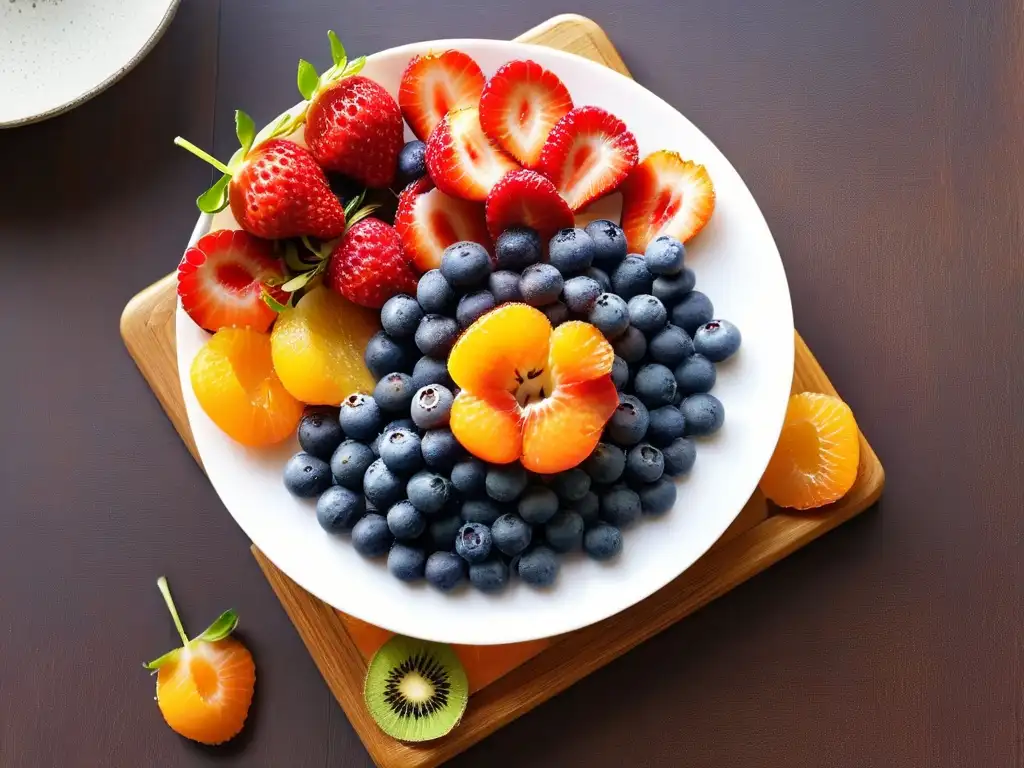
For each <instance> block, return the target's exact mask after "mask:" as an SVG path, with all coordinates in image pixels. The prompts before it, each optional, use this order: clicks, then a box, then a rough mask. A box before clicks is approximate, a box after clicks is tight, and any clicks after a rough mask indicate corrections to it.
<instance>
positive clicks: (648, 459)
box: [626, 443, 665, 483]
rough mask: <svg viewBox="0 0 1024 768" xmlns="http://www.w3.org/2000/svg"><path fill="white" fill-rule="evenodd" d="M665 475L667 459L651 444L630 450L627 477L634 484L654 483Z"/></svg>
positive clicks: (627, 459)
mask: <svg viewBox="0 0 1024 768" xmlns="http://www.w3.org/2000/svg"><path fill="white" fill-rule="evenodd" d="M663 474H665V457H664V456H662V455H661V451H659V450H658V449H657V448H655V447H654V446H653V445H650V444H649V443H640V445H634V446H633V447H632V448H630V449H629V453H628V454H627V456H626V475H627V476H628V477H629V478H630V479H631V480H633V481H634V482H639V483H653V482H654V481H655V480H658V479H660V478H661V476H662V475H663Z"/></svg>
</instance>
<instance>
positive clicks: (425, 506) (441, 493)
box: [405, 471, 452, 515]
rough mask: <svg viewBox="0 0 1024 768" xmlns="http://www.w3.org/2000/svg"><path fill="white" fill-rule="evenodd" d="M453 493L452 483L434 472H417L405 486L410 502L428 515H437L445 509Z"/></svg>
mask: <svg viewBox="0 0 1024 768" xmlns="http://www.w3.org/2000/svg"><path fill="white" fill-rule="evenodd" d="M451 493H452V484H451V482H449V480H448V479H447V478H444V477H441V475H435V474H434V473H433V472H425V471H424V472H417V473H416V474H415V475H413V476H412V477H411V478H409V482H408V483H406V486H405V495H406V496H408V497H409V501H411V502H412V503H413V504H414V505H415V506H416V509H418V510H419V511H420V512H423V513H424V514H426V515H436V514H437V513H438V512H440V511H441V510H442V509H444V507H445V505H446V504H447V503H448V499H449V497H450V496H451Z"/></svg>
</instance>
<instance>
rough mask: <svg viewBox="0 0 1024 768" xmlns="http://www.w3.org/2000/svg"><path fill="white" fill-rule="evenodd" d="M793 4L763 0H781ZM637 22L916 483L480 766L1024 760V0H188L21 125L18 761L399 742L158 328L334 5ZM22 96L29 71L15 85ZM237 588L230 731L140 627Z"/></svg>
mask: <svg viewBox="0 0 1024 768" xmlns="http://www.w3.org/2000/svg"><path fill="white" fill-rule="evenodd" d="M754 6H757V7H754ZM556 10H574V11H578V12H580V13H584V14H586V15H589V16H591V17H592V18H594V19H595V20H597V21H598V22H599V23H600V24H602V26H604V27H605V28H606V29H607V30H608V32H609V34H610V35H611V37H612V38H613V40H614V42H615V43H616V44H617V45H618V47H619V49H620V50H621V52H622V54H623V57H624V58H625V59H626V62H627V64H628V65H629V67H630V69H631V70H632V71H633V74H634V75H635V76H636V78H637V80H639V81H640V82H642V83H644V84H646V85H647V86H648V87H650V88H651V89H652V90H654V91H655V92H657V93H659V94H660V95H661V96H663V97H664V98H665V99H667V100H668V101H669V102H671V103H672V104H674V105H675V106H677V107H678V108H679V109H681V110H682V111H683V112H685V113H686V114H687V115H688V116H689V117H690V118H692V119H693V120H694V121H695V122H696V123H697V124H698V125H699V126H700V127H701V128H702V129H703V130H705V131H706V132H707V134H708V135H709V136H710V137H711V138H712V139H713V140H714V141H715V142H716V143H717V144H718V145H719V146H720V147H721V148H722V150H723V151H724V152H725V153H726V154H727V155H728V156H729V157H730V158H731V160H732V161H733V163H734V164H735V165H736V167H737V168H738V169H739V171H740V173H741V174H742V175H743V176H744V178H745V179H746V181H747V183H748V184H749V185H750V187H751V189H752V191H753V193H754V195H755V197H757V199H758V201H759V202H760V204H761V207H762V210H763V211H764V213H765V216H766V217H767V219H768V222H769V224H770V225H771V227H772V231H773V232H774V235H775V238H776V240H777V242H778V244H779V248H780V250H781V252H782V254H783V258H784V260H785V262H786V267H787V270H788V273H789V279H790V285H791V288H792V294H793V304H794V309H795V313H796V322H797V326H798V327H799V329H800V331H801V333H802V334H803V336H804V337H805V338H806V339H807V341H808V343H809V344H810V345H811V347H812V348H813V349H814V351H815V353H816V354H817V356H818V358H819V359H820V360H821V362H822V364H823V365H824V367H825V369H826V370H827V371H828V373H829V375H830V376H831V377H832V380H833V381H834V382H835V384H836V386H837V387H838V388H839V389H840V391H841V392H842V393H843V395H844V396H845V397H846V398H847V399H848V401H849V402H850V403H851V404H852V406H853V408H854V410H855V412H856V414H857V416H858V419H859V421H860V424H861V426H862V427H863V429H864V431H865V432H866V433H867V435H868V437H869V439H870V440H871V442H872V444H873V445H874V447H875V448H876V450H877V451H878V453H879V455H880V457H881V459H882V462H883V463H884V464H885V466H886V469H887V474H888V488H887V492H886V496H885V498H884V500H883V502H882V505H881V509H879V510H877V511H875V512H871V513H868V514H866V515H865V516H863V517H862V518H861V519H858V520H856V521H854V522H852V523H850V524H848V525H847V526H845V527H844V528H842V529H840V530H839V531H837V532H835V533H832V534H830V535H829V536H828V537H826V538H825V539H824V540H822V541H820V542H818V543H816V544H814V545H812V546H811V547H809V548H808V549H807V550H804V551H802V552H799V553H798V554H796V555H794V556H793V557H791V558H790V559H789V560H787V561H785V562H783V563H782V564H780V565H778V566H776V567H774V568H772V569H771V570H770V571H769V572H768V573H766V574H765V575H763V576H760V577H758V578H757V579H755V580H754V581H753V582H751V583H748V584H747V585H745V586H744V587H742V588H740V589H738V590H736V591H735V592H734V593H732V594H731V595H729V596H728V597H726V598H724V599H722V600H721V601H719V602H717V603H714V604H713V605H712V606H710V607H709V608H707V609H705V610H703V611H702V612H700V613H699V614H697V615H696V616H694V617H693V618H691V619H689V620H687V621H685V622H683V623H682V624H680V625H677V626H676V627H674V628H673V629H672V630H670V631H668V632H665V633H664V634H663V635H661V636H659V637H658V638H656V639H655V640H653V641H651V642H649V643H647V644H646V645H644V646H642V647H641V648H639V649H638V650H636V651H634V652H633V653H631V654H629V655H628V656H626V657H624V658H623V659H621V660H619V661H618V662H616V663H614V664H613V665H611V666H610V667H608V668H606V669H605V670H603V671H602V672H600V673H598V674H596V675H594V676H593V677H591V678H589V679H588V680H586V681H585V682H583V683H581V684H579V685H578V686H576V687H575V688H573V689H571V690H570V691H569V692H567V693H565V694H564V695H562V696H560V697H559V698H558V699H556V700H555V701H553V702H551V703H550V704H548V705H546V706H544V707H542V708H541V709H539V710H537V711H536V712H534V713H533V714H531V715H529V716H527V717H525V718H523V719H522V720H520V721H519V722H517V723H515V724H514V725H512V726H510V727H509V728H506V729H505V730H503V731H501V732H500V733H499V734H497V735H495V736H494V737H492V738H490V739H489V740H487V741H486V742H484V743H483V744H482V745H481V746H479V747H477V748H476V749H474V750H472V751H471V752H469V753H468V754H466V755H464V756H463V757H462V758H460V759H458V760H456V761H454V763H453V764H454V765H458V766H478V765H493V766H542V765H543V766H559V767H560V768H561V767H562V766H576V765H581V766H582V765H586V766H590V767H592V768H598V767H599V766H615V767H616V768H619V767H621V766H644V767H647V766H672V768H676V767H677V766H682V765H686V766H689V767H690V768H701V767H706V768H725V767H730V766H758V767H759V768H762V767H765V768H774V767H776V766H778V767H779V768H804V767H806V768H819V767H822V766H824V767H827V768H845V767H849V768H870V767H873V766H880V767H883V766H884V768H896V767H903V766H906V767H908V768H909V767H911V766H913V767H915V768H916V767H917V766H926V767H927V768H946V767H947V766H948V767H949V768H953V767H954V766H956V767H957V768H961V767H967V768H974V767H984V768H1003V767H1004V766H1005V767H1006V768H1011V766H1012V767H1013V768H1017V767H1019V766H1021V765H1022V764H1024V671H1022V670H1024V662H1022V655H1024V567H1022V565H1021V563H1022V549H1021V543H1022V534H1024V494H1022V487H1024V484H1022V479H1021V474H1022V470H1024V463H1022V460H1021V455H1022V451H1024V443H1022V439H1021V438H1022V434H1024V405H1022V403H1024V387H1022V384H1021V381H1022V379H1024V359H1022V351H1021V350H1022V342H1024V334H1022V326H1024V323H1022V314H1024V310H1022V299H1024V221H1022V217H1024V213H1022V212H1024V183H1022V181H1021V178H1022V173H1024V141H1022V134H1021V126H1022V125H1024V10H1022V6H1021V4H1020V3H1019V2H1017V0H984V1H983V0H976V1H975V2H970V1H968V0H949V2H946V3H941V4H936V3H932V2H927V1H926V0H916V1H915V0H890V2H887V3H870V4H868V3H861V2H853V1H852V0H836V1H835V2H828V3H812V2H805V1H804V0H776V1H775V2H772V3H750V2H747V1H746V0H695V1H694V2H686V3H680V4H675V3H670V2H665V1H664V0H661V1H658V0H637V2H633V3H622V2H616V0H580V3H579V4H578V5H576V6H573V7H571V8H569V7H566V8H557V9H556V8H553V7H552V6H551V5H550V4H549V3H547V2H544V0H521V1H520V2H516V3H508V4H505V6H504V7H503V8H499V7H498V4H494V3H479V2H477V1H476V0H440V2H435V3H424V2H421V0H393V1H392V2H388V3H376V4H374V3H361V4H360V3H347V4H345V5H344V6H340V5H338V4H336V3H326V2H315V1H314V0H299V1H297V2H284V1H283V0H278V1H277V2H273V1H270V2H242V0H220V2H217V0H184V2H183V3H182V6H181V9H180V12H179V14H178V17H177V19H176V20H175V21H174V23H173V25H172V27H171V29H170V31H169V32H168V34H167V35H166V37H165V38H164V39H163V41H162V42H161V43H160V44H159V45H158V46H157V47H156V49H155V50H154V51H153V52H152V54H151V55H150V56H149V57H148V58H147V59H146V60H145V61H144V62H143V63H142V64H141V65H140V66H139V67H138V69H136V70H135V71H134V72H132V73H131V74H130V75H129V76H128V77H127V78H126V79H125V80H123V81H122V82H121V83H119V84H118V85H117V86H115V87H114V88H113V89H112V90H110V91H108V92H107V93H105V94H103V95H102V96H100V97H98V98H97V99H95V100H94V101H92V102H90V103H88V104H86V105H85V106H83V107H81V108H79V109H78V110H76V111H75V112H73V113H71V114H69V115H66V116H63V117H60V118H57V119H54V120H51V121H49V122H47V123H43V124H40V125H36V126H30V127H26V128H21V129H16V130H11V131H6V132H0V402H2V403H3V407H2V411H0V413H2V420H0V429H2V430H3V443H2V445H3V448H2V451H3V454H2V457H0V459H2V460H0V489H2V491H3V493H2V501H0V638H2V639H0V766H3V768H8V767H15V766H16V767H18V768H20V767H21V766H27V767H29V768H35V767H37V766H39V767H44V766H45V767H48V766H67V767H69V768H70V767H72V766H75V767H77V766H111V767H113V766H131V767H132V768H135V767H137V766H154V767H160V768H162V767H163V766H199V765H239V766H242V765H244V766H274V767H275V768H276V767H283V766H287V767H288V768H301V767H304V766H332V765H342V766H364V765H368V764H369V760H368V758H367V756H366V753H365V752H364V750H363V748H362V746H361V745H360V743H359V741H358V740H357V739H356V737H355V736H354V734H353V732H352V730H351V729H350V727H349V725H348V723H347V721H346V720H345V717H344V716H343V714H342V712H341V710H340V708H339V707H338V706H337V705H336V704H335V703H334V701H333V700H332V699H331V697H330V694H329V693H328V691H327V688H326V687H325V686H324V684H323V683H322V681H321V679H320V677H319V675H318V674H317V671H316V670H315V668H314V667H313V664H312V662H311V661H310V659H309V657H308V656H307V655H306V653H305V651H304V649H303V647H302V644H301V642H300V641H299V638H298V635H297V634H296V633H295V631H294V630H293V628H292V627H291V625H290V624H289V623H288V620H287V618H286V617H285V614H284V612H283V610H282V609H281V608H280V607H279V605H278V603H277V602H276V600H275V599H274V596H273V595H272V593H271V591H270V588H269V586H268V585H267V584H266V582H265V581H264V580H263V578H262V576H261V575H260V573H259V570H258V568H257V566H256V563H255V562H254V561H253V559H252V557H251V556H250V554H249V550H248V542H247V541H246V539H245V537H244V535H243V534H242V532H241V530H239V529H238V527H237V526H236V525H235V524H234V522H233V521H232V519H231V517H230V515H228V514H227V512H226V511H225V510H224V508H223V507H222V506H221V504H220V502H219V501H218V499H217V497H216V494H215V493H214V491H213V489H212V488H211V487H210V485H209V484H208V483H207V482H206V480H205V479H204V477H203V475H202V474H201V473H200V471H199V469H198V468H197V466H196V465H195V463H194V462H193V460H192V458H191V457H190V456H189V455H188V453H187V452H186V451H185V449H184V447H183V446H182V444H181V442H180V440H179V439H178V436H177V435H176V434H175V432H174V430H173V429H172V428H171V426H170V424H169V423H168V421H167V420H166V418H165V417H164V415H163V413H162V411H161V410H160V407H159V406H158V405H157V403H156V401H155V400H154V399H153V397H152V396H151V395H150V393H149V391H148V390H147V388H146V386H145V384H144V383H143V381H142V379H141V377H140V376H139V375H138V374H137V372H136V370H135V368H134V366H133V365H132V362H131V360H130V359H129V358H128V356H127V354H126V353H125V351H124V349H123V348H122V346H121V343H120V340H119V338H118V332H117V321H118V316H119V313H120V311H121V308H122V306H123V305H124V303H125V302H126V301H127V300H128V298H129V297H130V296H131V295H132V294H133V293H134V292H135V291H136V290H138V289H139V288H141V287H142V286H144V285H146V284H147V283H149V282H151V281H153V280H154V279H156V278H158V277H160V276H162V275H163V274H165V273H167V272H168V271H170V270H171V269H172V268H173V267H174V266H175V264H176V262H177V260H178V257H179V254H180V252H181V249H182V245H183V243H184V242H185V239H186V237H187V236H188V233H189V232H190V230H191V228H192V225H193V223H194V220H195V210H194V208H193V206H192V198H193V196H194V195H195V193H196V192H197V191H198V190H200V189H202V188H203V185H204V182H206V181H207V180H208V178H209V175H208V173H207V170H206V169H205V168H204V167H203V166H202V164H200V163H198V162H196V161H193V160H192V159H191V158H189V157H187V156H186V155H185V154H184V153H182V152H181V151H180V150H175V149H174V148H173V147H172V146H171V138H172V137H173V136H174V135H175V134H183V135H186V136H189V137H191V138H192V139H193V140H195V141H197V142H198V143H199V144H202V145H213V146H214V147H215V148H216V150H217V154H218V155H220V156H222V157H227V156H228V155H229V154H230V152H231V150H232V148H233V142H234V137H233V131H232V123H231V115H232V110H233V109H234V108H235V107H243V108H245V109H248V110H250V111H251V112H252V113H253V114H254V116H255V117H256V118H257V121H258V122H260V121H262V120H266V119H268V118H270V117H271V116H272V115H274V114H276V111H277V110H278V109H279V108H280V107H281V106H282V105H285V104H289V103H291V102H292V100H293V99H294V98H295V92H294V89H295V86H294V66H295V62H296V61H297V59H298V58H299V57H300V56H304V57H309V58H314V60H316V61H322V60H323V59H324V57H325V50H324V43H325V39H324V32H325V31H326V29H327V28H328V27H329V26H331V27H333V28H335V29H337V30H338V31H339V32H340V33H341V34H342V37H343V39H344V40H345V42H346V43H347V44H348V46H349V48H350V50H352V51H354V52H371V51H374V50H379V49H382V48H386V47H389V46H392V45H396V44H399V43H403V42H407V41H411V40H417V39H429V38H439V37H457V36H467V37H510V36H512V35H514V34H516V33H518V32H520V31H522V30H524V29H526V28H528V27H531V26H533V25H534V24H536V23H538V22H540V21H542V20H543V19H544V18H546V17H547V16H549V15H551V13H552V12H554V11H556ZM0 98H2V94H0ZM160 574H166V575H167V576H168V577H169V578H170V580H171V584H172V586H173V588H174V590H175V593H176V595H177V597H178V600H179V602H180V604H181V606H182V607H183V614H184V619H185V621H186V624H187V625H188V626H190V627H192V628H193V629H195V630H197V631H198V629H199V628H201V626H203V625H204V624H205V623H206V622H208V621H209V620H210V619H211V618H212V617H213V616H215V615H216V614H217V613H218V612H219V611H220V610H222V609H224V608H226V607H228V606H234V607H235V608H237V609H238V610H239V612H240V613H241V616H242V622H243V625H244V633H243V634H244V638H245V641H246V642H247V643H248V644H249V646H250V648H252V650H253V652H254V654H255V656H256V658H257V662H258V672H259V683H258V686H257V691H258V693H257V699H256V703H255V705H254V709H253V713H252V715H251V717H252V720H253V722H252V723H251V724H250V726H249V727H248V728H247V729H246V731H245V732H244V735H243V736H242V737H240V738H239V739H238V740H237V741H236V742H234V743H232V744H230V745H229V746H227V747H226V748H221V749H203V748H198V747H196V746H193V745H191V744H189V743H186V742H184V741H183V740H181V739H179V738H177V737H176V736H175V735H174V734H173V733H171V732H170V731H169V730H168V729H167V728H166V727H165V726H164V725H163V723H162V721H161V719H160V716H159V713H158V711H157V709H156V706H155V704H154V703H153V701H152V697H153V681H152V679H151V678H150V677H149V676H148V675H147V674H146V673H145V672H144V671H143V670H142V668H141V667H140V662H142V661H143V660H145V659H148V658H151V657H154V656H156V655H158V654H159V653H162V652H163V651H164V650H165V649H166V648H167V647H169V645H170V644H171V643H172V641H173V639H174V634H173V630H172V628H171V624H170V622H169V620H168V618H167V616H166V614H165V612H164V609H163V606H162V604H161V602H160V598H159V595H158V594H157V591H156V588H155V585H154V581H155V579H156V577H157V576H158V575H160Z"/></svg>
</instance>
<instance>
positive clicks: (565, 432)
mask: <svg viewBox="0 0 1024 768" xmlns="http://www.w3.org/2000/svg"><path fill="white" fill-rule="evenodd" d="M618 405H619V393H618V392H617V391H616V389H615V385H614V384H613V383H612V380H611V377H610V376H604V377H602V378H600V379H594V380H593V381H585V382H581V383H579V384H564V385H562V386H560V387H558V388H556V389H555V391H554V393H553V394H552V395H551V396H550V397H548V398H545V399H544V400H541V401H539V402H537V403H535V404H533V405H531V406H529V408H528V409H527V411H526V422H525V423H524V425H523V459H522V460H523V466H524V467H526V468H527V469H529V470H531V471H533V472H540V473H542V474H551V473H554V472H562V471H564V470H566V469H571V468H572V467H575V466H576V465H577V464H579V463H580V462H581V461H583V460H584V459H585V458H587V457H588V456H589V455H590V454H591V452H592V451H593V450H594V447H595V446H596V445H597V443H598V441H600V439H601V432H602V430H603V429H604V425H605V424H607V423H608V419H610V418H611V417H612V413H614V412H615V409H616V408H617V407H618Z"/></svg>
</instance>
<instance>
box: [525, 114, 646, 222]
mask: <svg viewBox="0 0 1024 768" xmlns="http://www.w3.org/2000/svg"><path fill="white" fill-rule="evenodd" d="M637 157H638V153H637V146H636V138H634V136H633V134H632V133H630V132H629V130H628V129H627V128H626V124H625V123H623V122H622V121H621V120H619V118H617V117H615V115H613V114H611V113H610V112H605V111H604V110H603V109H601V108H599V107H576V108H575V109H573V110H571V111H570V112H569V113H568V114H566V116H565V117H563V118H562V119H561V120H559V121H558V124H557V125H556V126H555V127H554V128H552V129H551V134H550V135H549V136H548V138H547V141H545V142H544V148H543V149H542V150H541V158H540V165H541V170H542V171H543V173H544V175H545V176H547V177H548V178H549V179H551V181H553V182H554V184H555V187H556V188H557V189H558V191H559V193H560V194H561V195H562V197H563V198H565V200H566V202H567V203H569V207H570V208H572V209H573V210H574V211H578V210H580V209H581V208H583V207H584V206H586V205H587V204H588V203H590V202H593V201H594V200H596V199H597V198H599V197H602V196H604V195H606V194H608V193H609V192H613V191H615V188H616V187H618V186H619V184H621V183H622V181H623V180H624V179H625V178H626V176H628V175H629V172H630V171H631V170H633V167H634V166H635V165H636V161H637Z"/></svg>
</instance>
